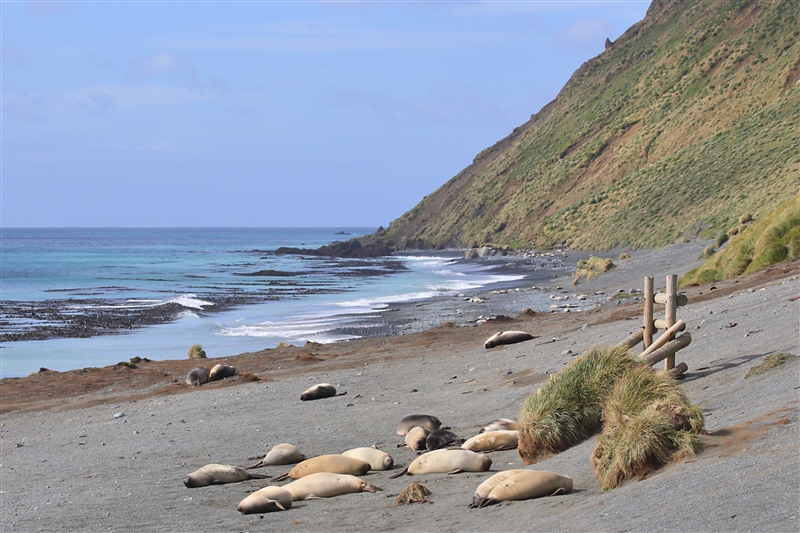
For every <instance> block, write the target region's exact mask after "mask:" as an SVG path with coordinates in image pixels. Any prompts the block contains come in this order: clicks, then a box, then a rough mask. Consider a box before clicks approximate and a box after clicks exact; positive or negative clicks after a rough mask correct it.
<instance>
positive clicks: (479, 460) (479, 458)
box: [389, 448, 492, 479]
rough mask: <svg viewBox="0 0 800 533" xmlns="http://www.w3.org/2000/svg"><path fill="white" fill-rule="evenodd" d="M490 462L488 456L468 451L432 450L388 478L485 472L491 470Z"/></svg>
mask: <svg viewBox="0 0 800 533" xmlns="http://www.w3.org/2000/svg"><path fill="white" fill-rule="evenodd" d="M491 466H492V460H491V459H490V458H489V456H488V455H485V454H482V453H475V452H473V451H470V450H462V449H458V448H456V449H452V448H450V449H446V450H434V451H432V452H428V453H424V454H422V455H420V456H419V457H417V458H416V459H414V460H413V461H412V462H411V464H410V465H408V467H407V468H405V469H403V471H401V472H398V473H397V474H395V475H393V476H390V477H389V479H394V478H397V477H400V476H402V475H403V474H409V475H413V474H430V473H434V472H443V473H444V472H446V473H448V474H457V473H459V472H486V471H487V470H489V468H491Z"/></svg>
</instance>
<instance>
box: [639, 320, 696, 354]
mask: <svg viewBox="0 0 800 533" xmlns="http://www.w3.org/2000/svg"><path fill="white" fill-rule="evenodd" d="M684 329H686V323H685V322H684V321H683V320H678V321H677V322H675V324H674V325H673V326H672V327H671V328H669V329H668V330H667V331H665V332H664V334H663V335H661V336H660V337H659V338H658V339H656V341H655V342H654V343H653V344H651V345H650V346H648V347H647V349H646V350H645V351H643V352H642V354H641V355H640V356H639V357H645V356H647V355H648V354H650V353H652V352H653V351H655V350H658V349H659V348H661V347H662V346H664V345H665V344H666V343H667V342H669V341H670V340H672V338H673V337H674V336H675V334H676V333H678V332H679V331H683V330H684ZM659 361H660V359H659Z"/></svg>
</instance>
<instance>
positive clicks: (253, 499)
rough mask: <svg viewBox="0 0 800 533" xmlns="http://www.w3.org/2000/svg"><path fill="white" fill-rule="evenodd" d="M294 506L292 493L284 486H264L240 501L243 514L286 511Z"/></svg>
mask: <svg viewBox="0 0 800 533" xmlns="http://www.w3.org/2000/svg"><path fill="white" fill-rule="evenodd" d="M291 506H292V493H291V492H289V491H288V490H286V489H284V488H282V487H274V486H273V487H264V488H263V489H261V490H257V491H255V492H254V493H253V494H251V495H250V496H248V497H247V498H245V499H244V500H242V501H241V502H240V503H239V507H238V509H239V512H240V513H242V514H253V513H272V512H274V511H285V510H286V509H289V508H290V507H291Z"/></svg>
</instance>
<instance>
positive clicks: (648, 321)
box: [642, 276, 654, 350]
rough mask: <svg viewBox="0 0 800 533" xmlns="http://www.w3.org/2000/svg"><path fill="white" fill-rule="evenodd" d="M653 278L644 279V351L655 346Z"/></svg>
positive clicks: (646, 277)
mask: <svg viewBox="0 0 800 533" xmlns="http://www.w3.org/2000/svg"><path fill="white" fill-rule="evenodd" d="M653 327H654V326H653V278H652V277H651V276H645V278H644V336H643V338H642V340H643V341H644V349H645V350H646V349H647V348H649V347H650V345H651V344H653Z"/></svg>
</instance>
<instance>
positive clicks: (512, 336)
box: [483, 331, 536, 349]
mask: <svg viewBox="0 0 800 533" xmlns="http://www.w3.org/2000/svg"><path fill="white" fill-rule="evenodd" d="M535 338H536V337H534V336H533V335H531V334H530V333H525V332H524V331H501V332H498V333H495V334H494V335H492V336H491V337H489V338H488V339H486V342H484V343H483V347H484V348H487V349H488V348H494V347H495V346H500V345H501V344H516V343H518V342H523V341H529V340H531V339H535Z"/></svg>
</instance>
